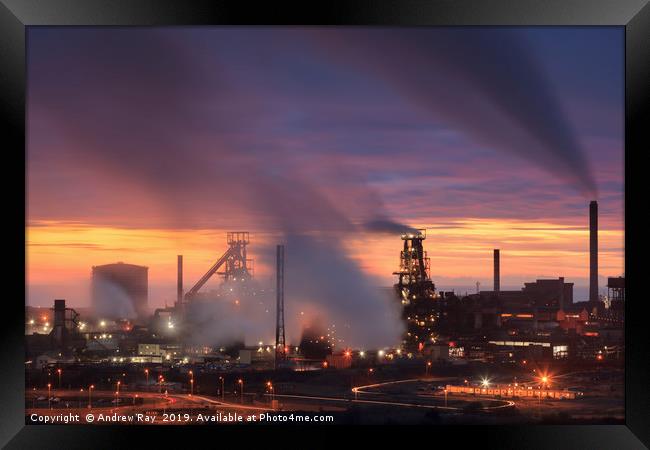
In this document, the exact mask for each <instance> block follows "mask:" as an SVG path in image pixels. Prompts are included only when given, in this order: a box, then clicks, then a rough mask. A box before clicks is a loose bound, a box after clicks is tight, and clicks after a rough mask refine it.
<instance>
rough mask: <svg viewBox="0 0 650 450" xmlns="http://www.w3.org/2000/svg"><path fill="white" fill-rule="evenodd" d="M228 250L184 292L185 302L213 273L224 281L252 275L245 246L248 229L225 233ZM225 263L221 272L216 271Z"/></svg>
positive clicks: (180, 269)
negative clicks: (220, 276)
mask: <svg viewBox="0 0 650 450" xmlns="http://www.w3.org/2000/svg"><path fill="white" fill-rule="evenodd" d="M226 238H227V242H228V250H226V252H225V253H224V254H223V255H221V258H219V259H218V260H217V262H215V263H214V265H213V266H212V267H211V268H210V270H208V271H207V272H206V273H205V275H203V276H202V277H201V279H200V280H199V281H197V282H196V284H195V285H194V286H192V288H191V289H190V290H189V291H187V294H185V303H189V302H190V301H191V300H192V299H193V298H194V297H195V296H196V294H197V293H198V292H199V289H201V288H202V287H203V285H204V284H205V283H207V282H208V280H209V279H210V278H211V277H212V276H213V275H214V274H215V273H217V274H219V275H222V276H223V277H224V281H247V280H250V279H251V277H252V260H251V259H248V258H247V252H246V246H247V245H248V243H249V242H250V240H249V233H248V231H233V232H229V233H228V234H227V235H226ZM182 261H183V260H182V258H179V274H182V268H180V267H181V266H180V265H181V264H182ZM223 265H225V270H224V271H223V272H217V270H219V268H221V266H223ZM180 283H181V282H179V289H178V290H179V292H182V285H181V284H180Z"/></svg>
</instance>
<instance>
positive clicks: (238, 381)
mask: <svg viewBox="0 0 650 450" xmlns="http://www.w3.org/2000/svg"><path fill="white" fill-rule="evenodd" d="M237 383H239V385H240V387H241V391H240V394H241V402H242V404H243V403H244V380H242V379H241V378H240V379H239V380H237Z"/></svg>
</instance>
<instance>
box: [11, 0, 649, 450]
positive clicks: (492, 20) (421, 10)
mask: <svg viewBox="0 0 650 450" xmlns="http://www.w3.org/2000/svg"><path fill="white" fill-rule="evenodd" d="M258 24H271V25H274V24H275V25H398V26H443V25H444V26H456V25H481V26H487V25H506V26H522V25H523V26H547V25H555V26H563V25H566V26H620V27H624V28H625V84H626V86H625V224H626V226H625V249H626V251H625V267H626V270H625V271H626V278H627V290H628V292H629V293H628V295H627V298H630V299H631V301H629V302H627V303H626V310H627V311H626V318H627V321H626V333H625V334H626V355H625V358H626V385H625V389H626V394H625V399H626V405H625V411H626V419H625V425H587V426H585V425H581V426H572V425H564V426H554V425H546V426H544V425H539V426H532V425H531V426H508V427H504V426H481V427H479V430H480V431H471V432H465V431H463V430H461V429H459V428H458V427H455V426H454V427H449V426H447V427H445V426H438V427H434V428H432V429H430V430H428V431H427V432H426V434H424V435H422V437H421V438H422V439H434V440H435V441H431V444H430V445H436V442H442V441H438V439H439V438H441V437H444V438H446V439H450V438H452V439H453V442H454V445H462V444H465V443H467V441H474V442H480V444H481V448H509V447H514V448H556V449H559V448H572V449H577V448H590V449H594V448H617V449H624V448H644V446H650V420H648V419H647V418H648V417H649V416H648V414H649V413H650V395H649V394H648V390H647V389H646V388H645V386H646V385H647V384H648V380H650V372H649V370H648V360H650V355H649V352H648V346H647V338H646V336H647V334H646V328H647V327H646V323H645V322H646V317H648V315H647V311H646V309H647V306H646V304H647V300H645V299H644V298H643V297H641V281H642V279H643V278H642V274H641V269H642V267H643V266H641V265H640V264H637V263H636V262H637V261H641V258H639V256H640V254H641V252H642V250H641V245H640V242H639V241H640V240H641V238H642V237H643V231H645V227H644V225H645V222H646V221H647V219H646V220H643V219H642V218H640V217H634V216H636V215H635V211H636V210H638V209H640V210H643V209H645V208H644V206H645V203H644V201H645V202H647V201H646V200H645V196H644V194H643V190H642V186H641V183H642V177H643V174H642V171H644V170H645V164H643V160H642V159H641V158H643V155H644V150H645V152H647V150H648V149H650V142H649V139H648V134H649V132H648V128H649V125H650V115H649V108H648V102H647V99H648V98H650V92H649V88H650V81H649V80H650V51H649V50H648V47H650V46H649V45H648V44H650V5H649V4H648V0H611V1H609V0H591V1H587V0H545V1H543V0H537V1H533V0H485V1H478V0H477V1H470V0H457V1H449V0H433V1H423V0H404V1H390V0H365V1H349V2H341V1H318V2H314V1H312V2H301V3H295V4H294V3H290V2H268V3H265V2H251V1H248V0H246V1H237V2H235V1H209V0H196V1H180V0H179V1H172V0H112V1H109V0H48V1H39V0H0V34H1V37H0V58H2V65H1V67H2V72H1V73H0V95H1V96H2V112H3V115H4V116H5V117H4V123H5V124H7V125H8V127H7V129H6V131H5V133H4V136H3V137H4V139H3V140H4V141H5V142H7V143H10V144H5V145H3V147H4V152H3V153H4V154H5V156H6V157H7V156H8V157H9V159H8V160H7V159H5V164H6V165H5V168H6V170H5V176H4V177H3V185H4V188H5V189H4V193H5V196H4V198H5V204H7V209H9V208H11V209H10V211H9V212H10V213H11V214H7V215H6V216H7V217H9V216H10V217H11V219H10V220H6V223H8V224H9V226H10V231H9V232H10V233H11V234H8V235H7V238H6V239H5V244H8V245H9V246H10V248H11V250H12V253H13V255H12V257H7V258H6V259H5V261H6V262H7V266H9V267H8V268H7V269H5V270H6V271H5V277H6V278H5V279H4V283H5V284H6V285H7V286H11V287H12V288H15V289H11V290H9V289H6V288H5V289H3V293H4V295H3V297H4V298H3V299H2V304H3V306H2V308H3V311H4V312H3V313H2V315H1V316H0V317H2V322H3V325H2V328H1V329H2V341H1V342H2V345H1V346H0V353H1V356H0V361H1V362H2V363H1V364H0V367H2V372H1V378H0V390H1V391H2V404H1V405H0V444H2V445H3V446H4V445H6V447H7V448H32V447H35V448H50V447H55V448H66V449H70V448H87V447H89V446H92V447H98V448H116V447H122V446H126V442H127V441H126V440H127V439H132V438H133V434H134V433H142V434H145V433H150V434H149V435H145V436H148V437H155V438H157V439H161V438H163V439H170V438H172V437H176V438H178V437H179V435H183V433H184V434H185V437H188V436H189V434H190V433H189V432H188V431H187V428H186V427H180V428H182V429H180V430H179V428H177V427H174V429H173V430H168V429H167V427H156V429H155V430H156V431H155V436H151V435H152V434H153V433H151V432H152V431H153V430H151V429H144V430H143V427H136V426H132V427H126V428H125V427H121V426H111V427H93V426H78V425H69V426H38V425H30V426H26V425H25V419H24V322H23V320H24V303H23V300H22V299H21V298H20V293H22V294H23V299H24V293H25V285H24V283H23V282H24V279H25V264H24V263H25V248H24V246H23V245H24V241H25V239H24V238H25V224H26V206H25V193H26V192H25V186H26V182H25V181H26V180H23V184H22V185H20V184H19V183H20V178H21V177H20V174H21V173H22V174H24V175H25V177H26V170H25V169H26V167H25V161H26V150H25V135H26V133H25V99H26V91H25V73H26V68H25V60H26V53H25V52H26V27H31V26H82V25H85V26H169V25H258ZM13 173H16V174H18V176H17V177H16V176H14V175H13ZM7 200H13V201H15V204H14V203H13V202H11V203H9V202H8V201H7ZM21 211H22V214H21ZM641 215H642V214H641ZM21 237H22V239H21ZM21 247H22V248H21ZM5 248H6V247H5ZM303 427H304V425H303ZM161 428H164V429H161ZM191 428H192V433H191V434H192V436H193V437H194V438H197V437H198V438H200V439H202V438H205V439H209V440H214V439H215V436H220V437H223V433H224V430H226V428H224V427H220V428H218V429H216V430H215V428H214V427H201V428H197V427H191ZM273 428H274V429H273V430H271V429H269V428H266V427H264V428H262V427H258V428H256V429H255V431H260V432H262V433H259V434H258V433H255V432H253V433H248V435H249V436H251V435H254V434H258V435H259V436H264V437H265V438H266V437H267V436H269V438H270V435H269V433H271V432H274V433H277V431H278V429H279V428H278V427H273ZM227 430H228V434H230V433H233V432H242V431H248V430H249V428H246V429H245V430H244V429H242V427H237V426H230V427H227ZM116 431H117V432H116ZM179 431H180V432H179ZM323 431H325V430H320V431H317V432H315V433H314V434H313V439H314V440H319V438H318V437H317V433H322V432H323ZM284 432H286V429H285V430H284ZM325 432H326V431H325ZM363 434H364V435H366V434H375V433H374V432H367V433H366V432H364V433H363ZM285 438H286V439H288V436H286V435H285ZM415 439H420V438H419V437H416V438H415ZM167 442H168V443H171V442H172V441H167ZM223 442H224V443H225V441H223ZM407 442H408V441H407ZM291 445H300V441H299V442H294V443H293V444H291ZM333 445H336V444H335V443H333ZM407 445H409V444H407ZM441 445H442V444H441Z"/></svg>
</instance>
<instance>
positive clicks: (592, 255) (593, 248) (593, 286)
mask: <svg viewBox="0 0 650 450" xmlns="http://www.w3.org/2000/svg"><path fill="white" fill-rule="evenodd" d="M589 301H590V302H596V301H598V202H597V201H595V200H593V201H592V202H591V203H589Z"/></svg>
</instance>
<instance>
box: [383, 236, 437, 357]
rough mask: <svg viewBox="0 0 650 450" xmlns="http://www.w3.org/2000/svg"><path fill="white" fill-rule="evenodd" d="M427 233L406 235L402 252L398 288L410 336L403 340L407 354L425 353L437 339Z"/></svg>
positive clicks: (435, 302)
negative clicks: (409, 352)
mask: <svg viewBox="0 0 650 450" xmlns="http://www.w3.org/2000/svg"><path fill="white" fill-rule="evenodd" d="M425 239H426V230H418V231H416V232H412V233H411V232H410V233H405V234H402V240H403V241H404V249H403V250H402V252H401V253H400V267H399V271H397V272H395V273H394V275H398V277H399V278H398V282H397V284H396V285H395V289H396V290H397V293H398V295H399V298H400V300H401V303H402V305H403V313H402V314H403V319H404V320H405V322H406V333H405V335H404V339H403V341H402V343H403V347H404V349H405V350H407V351H421V350H422V349H423V347H424V345H425V343H430V342H432V341H433V340H434V339H435V337H434V336H435V333H434V327H435V325H436V323H437V321H438V319H439V312H438V311H437V309H438V308H437V307H438V302H437V301H436V295H435V289H436V287H435V285H434V284H433V281H431V278H430V273H429V264H430V263H429V258H428V257H427V254H426V252H425V251H424V248H423V246H422V241H424V240H425Z"/></svg>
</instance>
